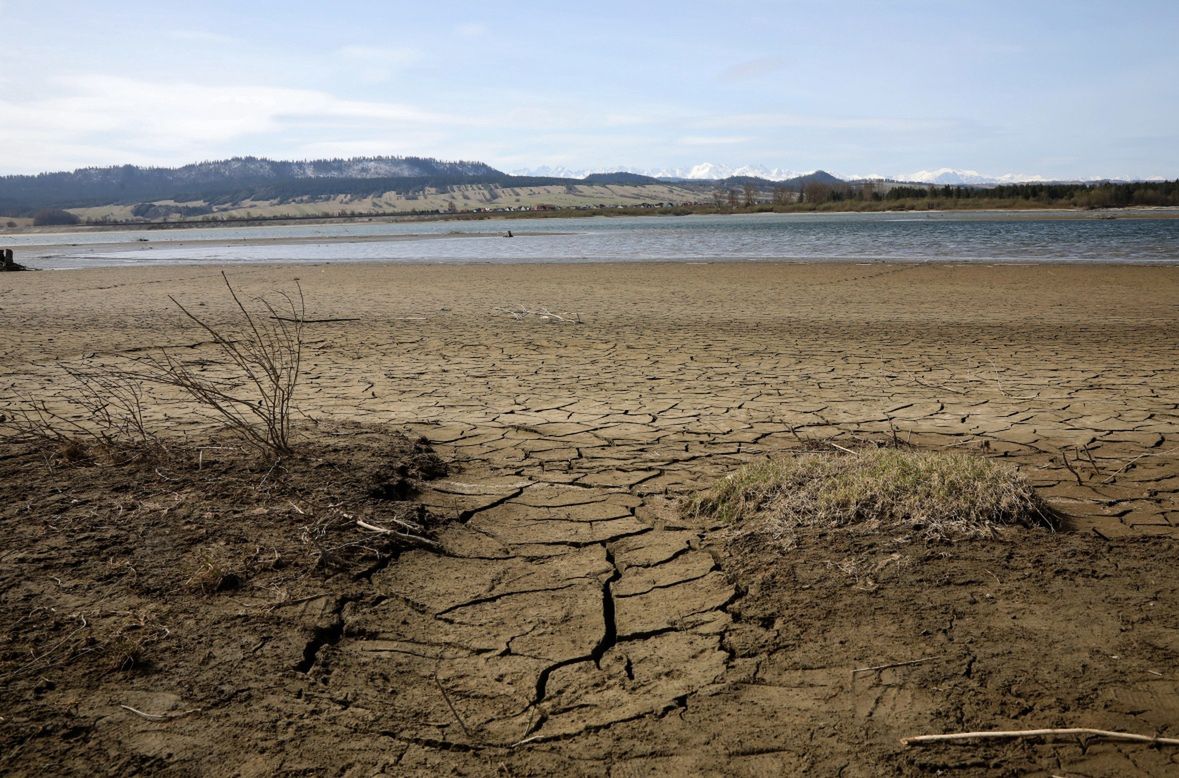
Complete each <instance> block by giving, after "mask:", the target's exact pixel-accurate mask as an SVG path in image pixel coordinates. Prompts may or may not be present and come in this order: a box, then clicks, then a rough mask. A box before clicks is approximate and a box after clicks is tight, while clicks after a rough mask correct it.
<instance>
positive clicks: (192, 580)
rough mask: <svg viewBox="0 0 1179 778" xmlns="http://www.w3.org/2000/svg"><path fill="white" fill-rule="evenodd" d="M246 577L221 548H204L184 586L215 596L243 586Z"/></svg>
mask: <svg viewBox="0 0 1179 778" xmlns="http://www.w3.org/2000/svg"><path fill="white" fill-rule="evenodd" d="M243 579H244V576H243V575H242V572H241V571H240V570H239V569H238V566H237V565H235V564H233V562H232V561H231V560H230V559H229V555H228V554H227V553H226V552H225V550H224V549H221V548H202V549H199V550H198V551H197V553H196V554H195V559H194V561H193V564H192V574H191V575H190V576H189V577H188V580H186V581H185V582H184V585H185V586H187V587H188V588H189V589H192V590H193V591H196V592H200V593H201V594H214V593H216V592H224V591H228V590H231V589H237V588H239V587H240V586H241V585H242V582H243Z"/></svg>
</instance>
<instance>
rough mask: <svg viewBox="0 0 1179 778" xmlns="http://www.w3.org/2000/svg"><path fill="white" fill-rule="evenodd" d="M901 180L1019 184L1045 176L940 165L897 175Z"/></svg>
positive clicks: (930, 182) (927, 182)
mask: <svg viewBox="0 0 1179 778" xmlns="http://www.w3.org/2000/svg"><path fill="white" fill-rule="evenodd" d="M896 178H898V179H899V180H901V181H916V182H918V183H922V184H943V185H951V186H955V185H963V184H1019V183H1024V182H1034V181H1043V180H1045V179H1044V177H1043V176H1038V175H1026V174H1022V173H1004V174H1003V175H1000V176H989V175H985V174H983V173H980V172H978V171H977V170H960V169H957V168H949V167H940V168H937V169H936V170H918V171H917V172H915V173H906V174H904V175H899V176H896Z"/></svg>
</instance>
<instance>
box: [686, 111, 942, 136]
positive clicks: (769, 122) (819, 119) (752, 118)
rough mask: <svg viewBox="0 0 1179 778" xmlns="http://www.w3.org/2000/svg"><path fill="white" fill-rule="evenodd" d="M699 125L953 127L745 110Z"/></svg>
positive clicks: (697, 123)
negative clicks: (741, 112)
mask: <svg viewBox="0 0 1179 778" xmlns="http://www.w3.org/2000/svg"><path fill="white" fill-rule="evenodd" d="M692 124H693V126H694V127H699V128H712V129H724V128H736V129H745V130H748V129H751V128H764V129H773V128H791V127H797V128H808V129H820V130H880V131H888V132H915V131H926V130H945V129H949V128H952V127H954V126H956V122H954V121H951V120H948V119H911V118H904V117H895V116H843V117H841V116H808V115H805V114H794V113H745V114H734V115H728V116H716V117H707V118H702V119H698V120H696V121H694V122H693V123H692Z"/></svg>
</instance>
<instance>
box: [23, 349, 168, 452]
mask: <svg viewBox="0 0 1179 778" xmlns="http://www.w3.org/2000/svg"><path fill="white" fill-rule="evenodd" d="M62 370H63V371H64V372H65V380H64V382H63V384H62V385H63V386H64V390H63V391H61V392H60V397H59V398H58V399H57V400H55V401H54V403H53V405H50V403H49V402H47V401H45V400H40V399H33V398H26V399H24V400H18V401H17V402H16V403H15V404H12V405H10V406H9V407H8V408H7V409H6V411H7V412H6V413H5V414H3V415H0V422H2V423H3V424H4V426H6V427H7V428H8V429H10V430H11V431H13V432H14V433H15V434H16V435H18V436H23V437H26V438H32V439H34V440H39V441H42V442H46V443H49V444H52V445H53V446H54V447H55V448H56V449H57V452H58V454H59V455H60V456H61V457H62V458H63V459H65V460H66V461H69V462H80V461H85V460H89V459H93V458H94V456H95V455H96V454H102V455H104V456H106V457H107V458H110V459H118V458H120V456H124V457H125V456H127V455H130V456H131V457H132V458H135V457H139V456H156V455H159V454H162V453H164V452H165V451H166V448H165V446H164V444H163V443H162V441H161V440H160V439H159V438H158V437H157V436H156V435H155V434H154V433H153V432H151V431H150V430H149V429H148V427H147V424H146V423H145V421H144V408H145V406H144V401H145V398H144V391H143V386H142V384H141V382H140V381H139V380H138V379H137V378H135V377H134V376H132V375H128V374H126V373H124V372H122V371H119V370H117V369H108V368H73V367H62Z"/></svg>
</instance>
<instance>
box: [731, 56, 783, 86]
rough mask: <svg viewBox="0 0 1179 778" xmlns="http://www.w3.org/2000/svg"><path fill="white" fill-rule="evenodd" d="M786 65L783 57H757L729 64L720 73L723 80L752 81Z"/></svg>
mask: <svg viewBox="0 0 1179 778" xmlns="http://www.w3.org/2000/svg"><path fill="white" fill-rule="evenodd" d="M785 66H786V60H784V59H783V58H782V57H777V56H773V57H755V58H754V59H747V60H745V61H744V62H737V63H735V64H732V65H729V66H728V67H727V68H725V69H724V70H722V71H721V72H720V74H719V76H718V77H719V78H720V80H721V81H750V80H753V79H755V78H760V77H762V76H767V75H769V74H771V73H774V72H776V71H778V70H781V69H782V68H783V67H785Z"/></svg>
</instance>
